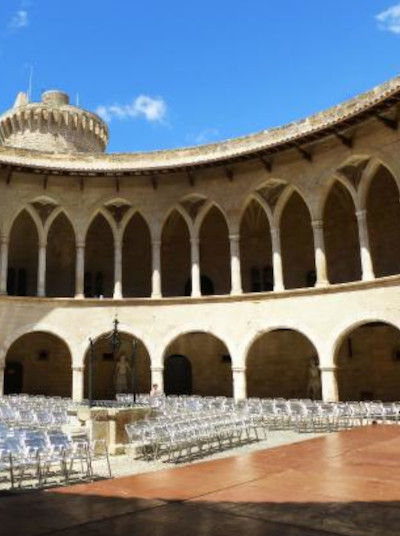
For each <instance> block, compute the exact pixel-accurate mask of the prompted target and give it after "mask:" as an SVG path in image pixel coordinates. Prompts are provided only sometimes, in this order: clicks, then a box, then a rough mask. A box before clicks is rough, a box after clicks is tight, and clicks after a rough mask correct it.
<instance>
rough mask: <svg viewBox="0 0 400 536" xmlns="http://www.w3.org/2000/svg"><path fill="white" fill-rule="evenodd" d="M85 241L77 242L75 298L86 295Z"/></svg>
mask: <svg viewBox="0 0 400 536" xmlns="http://www.w3.org/2000/svg"><path fill="white" fill-rule="evenodd" d="M84 286H85V242H77V243H76V259H75V298H84V297H85V288H84Z"/></svg>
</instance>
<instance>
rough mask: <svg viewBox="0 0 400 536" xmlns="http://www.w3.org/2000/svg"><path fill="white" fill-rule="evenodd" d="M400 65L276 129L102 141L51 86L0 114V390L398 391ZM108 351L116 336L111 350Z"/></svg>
mask: <svg viewBox="0 0 400 536" xmlns="http://www.w3.org/2000/svg"><path fill="white" fill-rule="evenodd" d="M399 101H400V77H399V78H394V79H392V80H390V81H389V82H387V83H385V84H382V85H381V86H378V87H376V88H374V89H373V90H372V91H369V92H367V93H365V94H362V95H359V96H357V97H355V98H353V99H351V100H349V101H347V102H345V103H343V104H340V105H338V106H335V107H334V108H331V109H329V110H326V111H324V112H321V113H318V114H316V115H314V116H311V117H308V118H307V119H304V120H301V121H298V122H294V123H291V124H288V125H286V126H283V127H279V128H274V129H270V130H266V131H262V132H259V133H256V134H253V135H249V136H245V137H241V138H237V139H232V140H228V141H224V142H220V143H215V144H211V145H205V146H198V147H191V148H183V149H176V150H168V151H157V152H154V153H130V154H107V153H105V149H106V146H107V141H108V127H107V125H106V124H105V123H104V121H103V120H102V119H101V118H100V117H98V116H97V115H95V114H93V113H91V112H88V111H85V110H83V109H82V108H79V107H76V106H71V105H70V104H69V98H68V95H66V94H65V93H63V92H61V91H47V92H46V93H44V94H43V96H42V101H41V102H29V101H28V97H27V95H26V94H24V93H20V94H19V95H18V96H17V99H16V102H15V105H14V107H13V108H12V109H10V110H9V111H7V112H5V113H4V114H3V115H2V116H1V117H0V144H1V145H0V293H1V295H0V318H1V322H0V378H1V381H0V387H1V392H5V393H11V392H25V393H30V394H45V395H60V396H72V397H73V398H74V400H77V401H80V400H82V399H83V398H84V397H86V396H87V380H86V377H87V368H88V367H87V362H88V350H89V342H88V338H89V337H91V338H93V340H94V342H95V349H96V366H95V378H94V391H95V396H96V397H97V398H102V399H104V398H113V397H114V395H115V392H114V382H113V371H114V368H115V360H114V357H115V356H114V355H113V354H112V353H110V350H109V345H108V343H107V341H106V335H107V334H108V333H109V332H110V329H111V328H112V322H113V319H114V318H115V317H116V316H117V317H118V320H119V322H120V324H119V328H120V331H121V334H122V335H121V337H122V350H123V351H124V353H129V352H130V348H131V343H132V340H133V338H135V340H137V349H136V352H137V356H136V363H137V381H138V389H139V391H140V392H148V391H149V390H150V385H151V383H157V384H159V386H160V388H161V389H164V390H165V392H166V393H175V394H179V393H193V394H200V395H223V396H234V397H235V398H236V399H241V398H245V397H285V398H299V397H306V396H309V395H310V393H309V373H310V364H311V366H316V367H318V369H319V373H320V380H321V389H322V392H321V396H322V398H323V399H324V400H327V401H332V400H338V399H340V400H360V399H380V400H398V399H399V398H400V331H399V330H400V315H399V311H400V205H399V188H400V156H399V155H400V136H399V131H398V121H399V112H398V110H399ZM122 350H121V351H122Z"/></svg>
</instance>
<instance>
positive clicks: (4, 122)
mask: <svg viewBox="0 0 400 536" xmlns="http://www.w3.org/2000/svg"><path fill="white" fill-rule="evenodd" d="M0 142H1V144H2V145H5V146H10V147H17V148H25V149H33V150H38V151H46V152H64V153H70V152H74V153H75V152H83V153H102V152H104V151H105V148H106V146H107V143H108V127H107V125H106V124H105V122H104V121H103V120H102V119H101V118H100V117H98V116H97V115H95V114H93V113H91V112H88V111H86V110H83V109H82V108H79V107H77V106H71V105H70V104H69V97H68V95H67V94H66V93H63V92H61V91H58V90H51V91H46V92H45V93H43V95H42V101H41V102H32V103H30V102H29V101H28V97H27V95H26V94H25V93H19V94H18V96H17V99H16V101H15V104H14V107H13V108H12V109H11V110H9V111H7V112H6V113H4V114H3V115H2V116H1V117H0Z"/></svg>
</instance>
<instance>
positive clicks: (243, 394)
mask: <svg viewBox="0 0 400 536" xmlns="http://www.w3.org/2000/svg"><path fill="white" fill-rule="evenodd" d="M232 377H233V398H234V399H235V400H244V399H245V398H247V382H246V368H245V367H232Z"/></svg>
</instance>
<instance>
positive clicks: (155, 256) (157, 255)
mask: <svg viewBox="0 0 400 536" xmlns="http://www.w3.org/2000/svg"><path fill="white" fill-rule="evenodd" d="M152 250H153V252H152V263H153V274H152V278H151V286H152V291H151V297H152V298H161V240H153V242H152Z"/></svg>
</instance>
